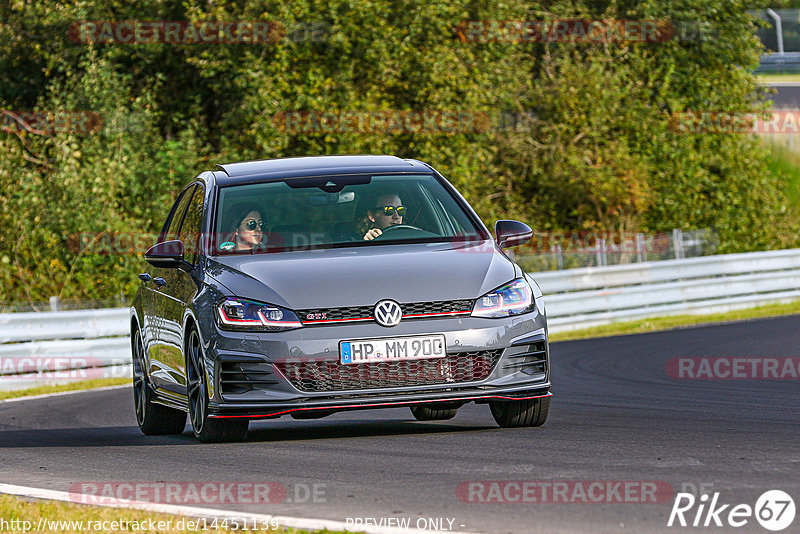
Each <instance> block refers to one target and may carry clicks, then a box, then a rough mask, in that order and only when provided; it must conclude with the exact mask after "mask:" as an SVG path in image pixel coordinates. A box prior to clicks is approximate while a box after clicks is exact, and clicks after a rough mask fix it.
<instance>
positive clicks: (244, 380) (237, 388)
mask: <svg viewBox="0 0 800 534" xmlns="http://www.w3.org/2000/svg"><path fill="white" fill-rule="evenodd" d="M277 383H278V380H276V379H275V375H274V374H273V372H272V369H271V368H270V366H269V365H268V364H266V362H264V360H262V359H260V358H257V359H253V358H247V357H242V358H237V359H231V358H229V357H226V358H225V359H223V360H221V361H220V363H219V388H220V392H221V393H222V394H223V395H225V394H232V393H247V392H248V391H251V390H253V389H263V388H264V387H265V386H270V385H274V384H277Z"/></svg>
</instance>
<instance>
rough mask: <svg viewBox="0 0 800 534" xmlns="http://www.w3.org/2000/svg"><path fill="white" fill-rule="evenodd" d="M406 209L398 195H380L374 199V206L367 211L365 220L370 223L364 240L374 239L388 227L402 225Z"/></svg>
mask: <svg viewBox="0 0 800 534" xmlns="http://www.w3.org/2000/svg"><path fill="white" fill-rule="evenodd" d="M405 214H406V208H405V206H403V203H402V202H401V201H400V196H399V195H381V196H379V197H378V198H377V199H376V202H375V206H374V207H372V208H370V209H369V210H368V211H367V218H368V219H369V221H370V222H371V223H372V224H371V228H370V229H369V230H368V231H367V233H366V234H364V240H366V241H369V240H372V239H375V238H376V237H378V236H379V235H381V234H382V233H383V230H384V229H385V228H387V227H389V226H394V225H396V224H403V216H404V215H405Z"/></svg>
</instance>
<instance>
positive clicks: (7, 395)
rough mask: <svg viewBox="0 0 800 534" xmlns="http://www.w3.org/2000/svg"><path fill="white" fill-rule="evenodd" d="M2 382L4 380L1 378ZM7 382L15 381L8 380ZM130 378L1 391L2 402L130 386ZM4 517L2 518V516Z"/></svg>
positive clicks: (77, 381)
mask: <svg viewBox="0 0 800 534" xmlns="http://www.w3.org/2000/svg"><path fill="white" fill-rule="evenodd" d="M0 380H4V379H2V378H0ZM7 380H13V379H12V378H7ZM130 383H131V379H130V378H92V379H90V380H76V381H75V382H70V383H68V384H58V385H46V386H36V387H33V388H27V389H17V390H13V391H0V400H6V399H16V398H19V397H30V396H33V395H44V394H46V393H59V392H62V391H78V390H81V389H95V388H102V387H107V386H118V385H121V384H130ZM0 517H2V516H0Z"/></svg>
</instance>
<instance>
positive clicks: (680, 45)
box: [0, 0, 796, 301]
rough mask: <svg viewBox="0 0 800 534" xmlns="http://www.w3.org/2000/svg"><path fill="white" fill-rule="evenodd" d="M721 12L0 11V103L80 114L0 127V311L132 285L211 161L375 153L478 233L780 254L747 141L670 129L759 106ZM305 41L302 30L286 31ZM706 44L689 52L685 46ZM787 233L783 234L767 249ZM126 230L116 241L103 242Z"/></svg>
mask: <svg viewBox="0 0 800 534" xmlns="http://www.w3.org/2000/svg"><path fill="white" fill-rule="evenodd" d="M756 7H758V6H757V5H754V4H751V3H746V2H742V1H740V0H702V1H701V0H666V1H656V0H646V1H604V2H595V1H590V0H551V1H541V2H511V3H504V2H486V1H483V0H481V1H477V2H471V1H466V0H456V1H452V2H443V1H438V0H437V1H433V2H431V1H430V0H410V1H406V2H398V1H394V0H331V1H327V2H319V1H315V0H301V1H292V2H287V1H283V0H268V1H266V2H255V1H253V0H244V1H237V2H233V1H219V2H213V3H208V2H195V1H184V0H181V1H179V0H167V1H162V0H144V1H141V2H135V3H134V2H123V1H121V0H80V1H78V2H75V3H68V4H65V3H62V2H57V1H55V0H39V1H37V2H26V1H21V0H15V1H11V2H2V3H0V22H1V23H2V24H0V72H2V73H3V74H2V76H3V83H0V109H4V110H19V111H29V110H41V111H44V110H61V111H67V112H74V111H91V112H94V113H96V114H98V115H99V116H101V117H102V119H103V124H102V128H100V129H99V131H94V132H89V133H85V132H84V133H81V132H66V133H57V134H55V135H34V134H31V133H22V132H16V133H0V224H2V227H3V228H4V230H5V231H4V232H2V234H0V301H2V300H29V301H41V300H46V299H47V297H48V296H50V295H60V296H61V297H63V298H105V297H110V296H113V295H116V294H118V293H119V292H120V291H124V292H127V293H128V294H130V292H131V291H132V290H133V289H134V288H135V287H136V278H135V275H136V273H138V272H141V269H142V254H143V252H144V248H145V247H146V244H148V243H149V240H151V239H152V238H151V237H149V236H150V235H152V234H154V233H156V232H158V230H159V229H160V225H161V222H162V221H163V218H164V217H165V215H166V212H167V210H168V209H169V207H170V204H171V200H172V199H173V198H174V197H175V195H176V193H177V192H178V191H179V189H180V188H181V187H182V186H183V184H185V183H186V182H187V181H188V180H190V179H191V178H192V177H193V176H194V175H196V174H197V173H198V172H200V171H202V170H205V169H209V168H212V167H213V164H214V163H217V162H226V161H238V160H245V159H261V158H273V157H285V156H297V155H316V154H337V153H388V154H396V155H398V156H401V157H413V158H418V159H422V160H424V161H427V162H430V163H431V164H433V165H434V166H435V167H436V168H437V169H438V170H440V171H441V172H442V173H443V174H444V175H445V176H447V177H448V178H449V179H450V180H451V181H452V182H453V183H454V184H455V185H456V186H457V187H458V188H459V189H460V190H461V191H462V192H463V193H464V194H465V196H466V197H467V198H468V200H469V201H470V202H471V203H472V204H473V205H474V206H475V207H476V209H477V210H478V212H479V213H480V214H481V216H482V217H484V220H485V221H486V222H487V223H491V222H492V221H493V220H494V219H496V218H501V217H503V218H506V217H516V218H520V219H522V220H525V221H528V222H530V223H531V224H533V225H534V226H536V227H537V229H539V230H558V231H571V230H591V231H595V230H599V231H625V232H627V231H665V230H670V229H671V228H674V227H680V228H683V229H687V230H689V229H695V228H707V227H713V228H715V229H716V230H717V231H718V232H719V233H720V239H721V243H720V248H719V250H720V251H738V250H754V249H757V248H767V247H774V246H776V245H780V244H791V243H793V241H791V239H788V238H786V235H787V234H788V231H789V229H790V226H789V225H787V223H786V221H787V218H788V217H794V216H796V214H795V212H793V211H791V210H786V209H784V210H781V209H780V206H781V202H783V196H784V193H785V191H784V189H783V188H782V186H781V180H782V178H781V177H783V176H785V173H780V172H778V169H777V168H775V167H774V165H769V164H768V162H769V161H771V160H769V159H768V156H767V154H766V152H765V150H764V149H763V148H762V145H761V143H760V142H759V140H758V139H756V138H755V137H753V136H750V135H743V134H709V133H695V134H687V133H679V132H676V131H675V130H674V128H672V127H671V125H672V121H673V115H674V114H675V113H680V112H684V111H689V110H691V111H703V110H708V111H738V112H743V111H759V110H763V109H766V108H767V104H764V103H759V101H758V99H757V98H756V95H757V94H758V93H759V89H758V87H757V85H756V81H755V78H754V77H753V75H752V74H751V71H752V69H753V68H754V67H755V66H756V65H757V62H758V56H759V53H760V49H761V47H760V44H759V42H758V40H757V39H756V38H755V36H754V24H755V23H754V22H753V20H751V17H750V15H748V14H747V13H746V10H747V9H753V8H756ZM554 18H568V19H577V18H583V19H629V20H630V19H634V20H635V19H646V20H671V21H690V22H691V23H692V24H693V25H694V26H693V27H695V28H701V29H703V30H704V31H705V32H706V33H705V34H702V35H698V34H695V36H694V37H693V38H691V39H684V40H680V39H677V38H673V39H669V40H666V41H663V42H606V43H597V42H595V43H586V42H557V43H555V42H553V43H530V42H527V43H517V42H511V41H502V40H501V41H500V42H462V40H460V39H459V36H458V34H457V31H456V28H457V27H458V25H459V23H461V22H463V21H469V20H509V19H511V20H524V19H529V20H532V19H536V20H542V19H546V20H549V19H554ZM82 20H117V21H122V20H151V21H152V20H166V21H179V20H186V21H193V22H200V21H211V20H220V21H236V20H240V21H241V20H245V21H263V22H272V23H280V24H281V25H282V26H283V27H285V28H293V27H294V26H295V25H300V27H301V28H302V27H308V26H314V27H317V28H323V30H324V31H323V34H322V36H323V38H322V39H316V40H309V39H305V40H304V39H291V38H290V39H282V40H278V41H276V42H270V43H261V44H244V43H242V44H230V45H221V44H184V45H175V44H159V43H148V44H142V43H139V44H119V43H78V42H74V41H72V40H70V38H69V36H68V35H69V33H68V30H69V28H70V26H71V25H72V24H73V23H75V22H77V21H82ZM304 25H305V26H304ZM701 36H705V38H699V37H701ZM353 110H359V111H380V110H402V111H425V110H441V111H466V112H468V113H472V114H487V115H488V116H491V117H494V118H495V119H497V117H498V115H499V114H502V113H505V114H512V113H517V114H520V116H526V117H528V118H526V119H524V120H520V121H519V122H518V124H517V125H516V127H515V128H510V129H509V128H507V129H499V130H497V129H495V130H492V131H488V132H459V133H454V134H445V133H431V132H423V133H402V132H401V133H381V132H376V133H364V132H319V131H318V132H314V131H310V132H299V133H298V132H293V131H287V130H286V129H285V128H282V127H281V124H280V121H279V120H278V119H277V118H278V117H279V116H280V114H281V113H285V112H291V111H315V112H336V111H353ZM780 232H787V234H780ZM120 234H124V235H125V236H126V237H125V240H124V243H125V245H124V246H123V245H120V243H122V242H123V240H121V239H120V237H119V236H120Z"/></svg>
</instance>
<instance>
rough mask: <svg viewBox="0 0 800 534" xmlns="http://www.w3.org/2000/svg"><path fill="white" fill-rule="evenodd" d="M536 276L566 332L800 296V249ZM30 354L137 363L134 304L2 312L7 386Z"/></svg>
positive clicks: (555, 322)
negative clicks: (131, 321) (131, 325)
mask: <svg viewBox="0 0 800 534" xmlns="http://www.w3.org/2000/svg"><path fill="white" fill-rule="evenodd" d="M532 276H533V277H534V279H535V280H536V281H537V282H538V283H539V285H540V287H541V288H542V291H543V293H544V295H545V297H544V301H545V305H546V307H547V313H548V324H549V327H550V331H551V332H562V331H568V330H575V329H579V328H587V327H591V326H598V325H604V324H610V323H615V322H621V321H631V320H635V319H642V318H647V317H658V316H667V315H686V314H707V313H716V312H724V311H729V310H733V309H739V308H746V307H752V306H759V305H763V304H769V303H774V302H788V301H792V300H798V299H800V249H792V250H776V251H768V252H752V253H746V254H726V255H718V256H703V257H698V258H688V259H679V260H667V261H659V262H651V263H636V264H627V265H613V266H606V267H587V268H581V269H571V270H564V271H550V272H542V273H533V274H532ZM26 358H27V359H28V360H31V361H43V360H47V359H48V358H59V359H61V360H62V362H65V363H62V365H66V366H68V367H81V366H84V367H103V366H119V365H130V339H129V333H128V309H127V308H109V309H101V310H81V311H64V312H42V313H10V314H0V383H6V384H7V383H8V382H9V381H10V380H13V379H12V378H11V377H9V376H8V375H9V374H13V373H14V372H15V371H18V370H19V369H20V367H19V366H18V365H16V364H18V363H19V362H22V361H23V360H25V359H26ZM8 362H11V365H8V364H7V363H8ZM34 375H35V373H31V376H30V377H28V378H35V376H34ZM17 378H20V377H17ZM21 378H25V377H21ZM23 382H24V380H19V381H17V382H14V384H21V383H23Z"/></svg>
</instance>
